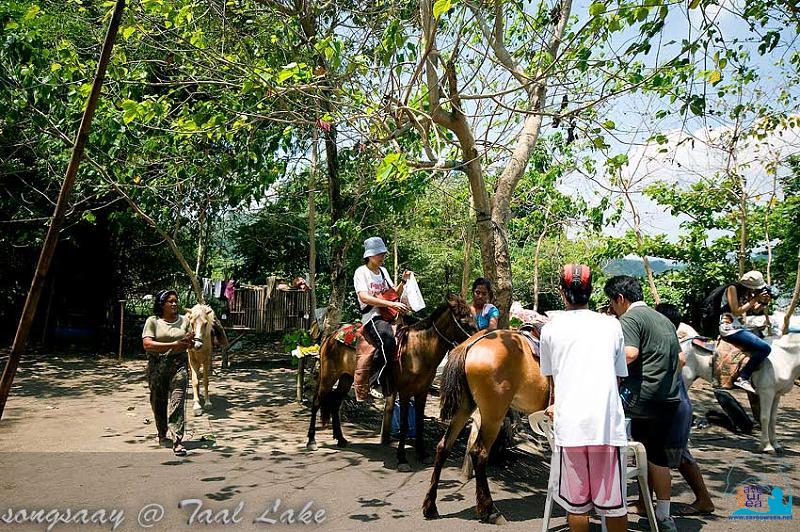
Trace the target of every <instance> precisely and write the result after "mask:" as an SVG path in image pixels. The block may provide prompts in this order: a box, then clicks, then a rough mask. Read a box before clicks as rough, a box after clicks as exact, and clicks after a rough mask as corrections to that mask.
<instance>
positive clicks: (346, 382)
mask: <svg viewBox="0 0 800 532" xmlns="http://www.w3.org/2000/svg"><path fill="white" fill-rule="evenodd" d="M352 384H353V377H351V376H350V375H342V376H341V377H339V384H337V385H336V391H335V392H334V394H335V399H334V401H335V403H334V405H333V412H332V413H331V417H332V418H333V437H334V438H336V446H337V447H347V445H348V444H349V443H350V442H348V441H347V439H346V438H345V437H344V434H343V433H342V422H341V420H340V419H339V411H340V410H341V408H342V401H344V398H345V397H346V396H347V393H348V392H349V391H350V386H352Z"/></svg>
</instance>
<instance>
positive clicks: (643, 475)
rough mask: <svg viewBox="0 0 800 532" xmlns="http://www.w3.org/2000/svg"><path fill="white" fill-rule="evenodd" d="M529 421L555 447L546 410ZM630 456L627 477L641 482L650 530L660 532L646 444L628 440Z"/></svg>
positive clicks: (545, 523) (546, 522)
mask: <svg viewBox="0 0 800 532" xmlns="http://www.w3.org/2000/svg"><path fill="white" fill-rule="evenodd" d="M528 423H530V424H531V428H532V429H533V432H535V433H536V434H539V435H540V436H544V437H545V438H547V443H549V444H550V449H551V450H553V449H555V441H554V438H553V427H552V425H551V423H550V418H549V417H547V415H545V413H544V410H540V411H538V412H534V413H533V414H531V415H529V416H528ZM626 454H627V455H628V456H632V457H633V465H631V466H628V467H627V469H626V474H625V478H626V479H627V480H632V479H636V480H637V481H638V482H639V491H640V492H641V493H642V497H643V499H644V505H645V509H646V511H647V520H648V521H649V522H650V530H652V531H653V532H658V523H656V513H655V511H654V510H653V501H652V499H651V498H650V485H649V484H648V483H647V452H646V451H645V449H644V445H642V444H641V443H639V442H637V441H628V448H627V453H626ZM554 488H555V486H554V485H553V470H552V468H551V470H550V478H549V479H548V480H547V499H546V500H545V503H544V518H543V520H542V532H547V531H548V530H549V529H550V516H551V514H552V513H553V490H554ZM601 519H602V522H603V523H602V527H603V532H606V520H605V517H602V518H601Z"/></svg>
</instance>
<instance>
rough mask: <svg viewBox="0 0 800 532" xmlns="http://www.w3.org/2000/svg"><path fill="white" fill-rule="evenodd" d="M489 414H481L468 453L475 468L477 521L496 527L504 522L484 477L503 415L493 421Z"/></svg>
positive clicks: (487, 481)
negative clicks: (478, 426)
mask: <svg viewBox="0 0 800 532" xmlns="http://www.w3.org/2000/svg"><path fill="white" fill-rule="evenodd" d="M495 417H496V416H492V415H491V413H487V412H481V428H480V433H479V435H478V441H476V442H475V446H474V447H473V448H472V450H471V451H470V456H471V457H472V464H473V465H474V467H475V498H476V500H477V506H476V511H477V513H478V519H480V520H481V521H483V522H486V523H492V524H496V525H500V524H504V523H505V522H506V520H505V518H504V517H503V516H502V514H501V513H500V512H499V511H498V510H497V509H496V508H495V507H494V501H492V493H491V491H489V480H488V479H487V477H486V463H487V462H488V461H489V450H490V449H491V448H492V444H493V443H494V440H495V439H496V438H497V434H498V433H499V432H500V427H502V425H503V418H504V417H505V413H503V414H502V415H500V416H499V419H495Z"/></svg>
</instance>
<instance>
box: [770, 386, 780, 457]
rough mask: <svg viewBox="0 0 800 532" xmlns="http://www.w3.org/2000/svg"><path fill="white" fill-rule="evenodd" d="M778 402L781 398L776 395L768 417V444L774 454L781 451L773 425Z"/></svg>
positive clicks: (775, 419)
mask: <svg viewBox="0 0 800 532" xmlns="http://www.w3.org/2000/svg"><path fill="white" fill-rule="evenodd" d="M780 402H781V396H780V394H777V393H776V394H775V398H774V399H773V400H772V412H770V416H769V442H770V443H771V444H772V447H773V448H774V449H775V452H776V453H779V452H781V451H783V446H782V445H781V444H779V443H778V438H777V436H776V435H775V423H776V421H777V419H778V405H779V404H780Z"/></svg>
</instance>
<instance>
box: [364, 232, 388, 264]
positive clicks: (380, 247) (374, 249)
mask: <svg viewBox="0 0 800 532" xmlns="http://www.w3.org/2000/svg"><path fill="white" fill-rule="evenodd" d="M388 252H389V250H388V249H386V244H384V243H383V239H382V238H381V237H379V236H371V237H369V238H368V239H366V240H364V258H365V259H366V258H367V257H373V256H375V255H380V254H381V253H388Z"/></svg>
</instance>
